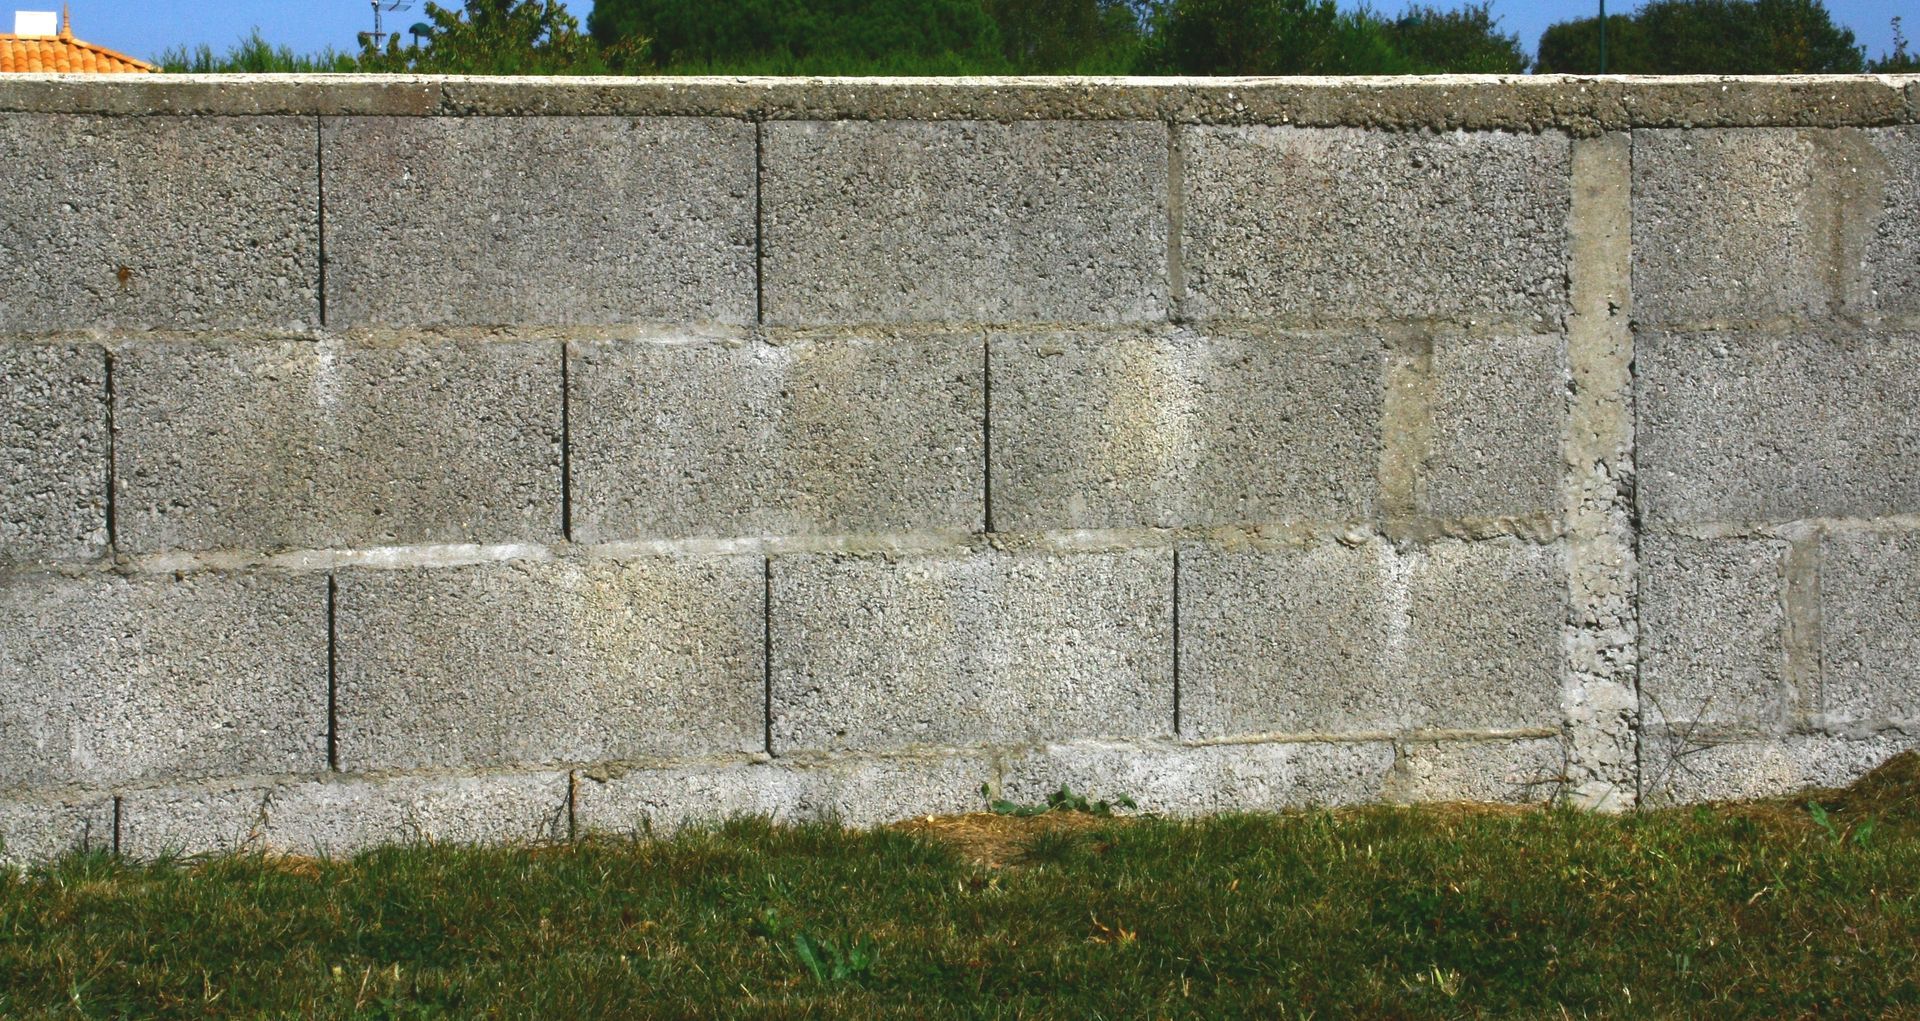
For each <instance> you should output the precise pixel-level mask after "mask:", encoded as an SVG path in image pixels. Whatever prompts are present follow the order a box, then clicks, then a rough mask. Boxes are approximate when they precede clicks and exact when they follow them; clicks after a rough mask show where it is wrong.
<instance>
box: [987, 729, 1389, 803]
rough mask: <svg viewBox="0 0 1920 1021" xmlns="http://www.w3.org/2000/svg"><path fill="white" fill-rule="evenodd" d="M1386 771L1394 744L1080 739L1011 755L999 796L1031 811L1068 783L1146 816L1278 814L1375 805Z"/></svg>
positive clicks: (1093, 795) (1083, 791)
mask: <svg viewBox="0 0 1920 1021" xmlns="http://www.w3.org/2000/svg"><path fill="white" fill-rule="evenodd" d="M1392 768H1393V746H1392V745H1390V744H1388V743H1386V742H1384V741H1356V742H1298V743H1270V742H1258V743H1250V744H1221V745H1206V746H1200V747H1193V746H1184V745H1177V744H1172V743H1163V742H1098V741H1082V742H1074V743H1067V744H1049V745H1047V746H1045V747H1043V748H1040V749H1036V750H1034V751H1031V752H1027V753H1024V754H1020V755H1015V756H1012V757H1010V758H1009V759H1008V760H1007V762H1006V763H1005V773H1004V776H1005V782H1004V784H1003V786H1002V789H1001V791H1000V792H999V794H1000V796H1002V797H1005V798H1007V799H1009V800H1012V801H1015V802H1020V803H1025V804H1033V803H1039V802H1044V801H1045V800H1046V797H1047V795H1049V794H1051V793H1053V792H1055V791H1057V790H1059V789H1060V787H1061V786H1062V785H1065V786H1067V787H1070V788H1071V789H1072V790H1073V791H1074V792H1075V793H1078V794H1084V795H1086V796H1087V797H1089V798H1104V799H1107V800H1113V799H1115V798H1117V797H1119V796H1120V795H1123V794H1124V795H1126V796H1127V797H1130V798H1132V799H1133V800H1134V802H1135V803H1136V804H1138V805H1139V806H1140V809H1141V810H1142V811H1147V812H1158V813H1164V814H1168V815H1200V814H1203V813H1207V812H1228V811H1280V810H1285V809H1290V808H1304V807H1308V806H1315V805H1319V806H1326V805H1350V804H1359V803H1363V802H1368V801H1375V800H1378V799H1379V797H1380V793H1381V789H1382V784H1383V782H1384V781H1385V780H1386V778H1387V775H1388V772H1389V770H1391V769H1392Z"/></svg>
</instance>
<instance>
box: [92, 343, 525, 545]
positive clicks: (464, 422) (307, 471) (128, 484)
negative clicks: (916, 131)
mask: <svg viewBox="0 0 1920 1021" xmlns="http://www.w3.org/2000/svg"><path fill="white" fill-rule="evenodd" d="M560 359H561V349H560V346H559V345H558V344H540V343H515V342H506V341H497V342H471V343H455V342H430V343H418V344H416V343H408V344H401V345H398V346H389V345H374V344H362V343H355V342H342V341H340V340H337V339H333V338H326V337H323V338H321V339H319V340H317V341H298V342H284V343H266V344H251V343H241V344H218V345H197V344H196V345H185V344H143V345H134V346H129V347H126V348H124V349H123V350H121V351H120V352H119V353H118V354H117V355H116V359H115V362H114V383H115V404H116V407H115V419H114V423H115V434H116V437H117V443H116V447H115V459H116V462H117V468H116V473H115V478H116V482H117V485H118V488H119V493H118V499H117V510H118V519H119V540H120V543H121V545H122V546H124V547H125V548H127V549H129V550H132V551H136V552H152V551H159V550H205V549H243V550H263V549H265V550H271V549H278V548H285V547H293V548H340V547H366V546H389V545H399V544H411V543H427V542H489V541H492V542H500V541H512V540H546V539H556V538H558V537H559V535H560V524H561V523H560V504H561V478H560V461H561V456H560V439H561V407H560V405H561V393H560V391H561V383H560V376H561V368H560Z"/></svg>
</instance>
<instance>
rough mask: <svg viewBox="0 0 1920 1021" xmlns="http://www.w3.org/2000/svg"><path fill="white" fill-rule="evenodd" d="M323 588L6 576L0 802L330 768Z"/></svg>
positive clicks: (317, 580) (253, 578) (0, 661)
mask: <svg viewBox="0 0 1920 1021" xmlns="http://www.w3.org/2000/svg"><path fill="white" fill-rule="evenodd" d="M326 733H327V620H326V579H325V578H323V577H312V576H285V575H268V574H253V575H236V574H224V573H204V574H194V575H189V576H185V577H180V578H174V577H144V578H122V577H117V576H113V575H92V576H83V577H75V578H68V577H61V576H58V575H43V574H14V575H5V576H0V789H23V788H32V787H51V786H58V785H63V784H111V783H120V782H126V781H139V780H166V779H175V778H189V777H202V776H232V775H236V774H245V773H279V772H289V771H299V770H312V769H320V768H323V767H324V766H325V765H326Z"/></svg>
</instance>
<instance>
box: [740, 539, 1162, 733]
mask: <svg viewBox="0 0 1920 1021" xmlns="http://www.w3.org/2000/svg"><path fill="white" fill-rule="evenodd" d="M1172 559H1173V558H1172V553H1171V551H1169V550H1130V551H1124V552H1113V553H1106V552H1101V553H1072V554H1052V553H1045V552H1022V553H998V552H982V553H956V554H925V555H913V556H902V557H898V558H880V557H856V556H828V555H818V556H816V555H798V556H782V557H775V558H774V559H773V562H772V582H771V584H772V602H771V606H772V610H771V613H772V635H771V640H772V656H773V690H772V696H773V701H772V714H773V741H774V748H775V750H776V751H779V752H786V751H789V750H798V749H836V750H838V749H853V750H861V751H875V750H883V749H889V748H900V747H905V746H911V745H993V744H1010V743H1027V742H1032V741H1036V740H1050V739H1065V738H1072V737H1104V736H1132V735H1148V734H1164V733H1167V732H1168V731H1169V730H1170V729H1171V727H1172V724H1173V598H1172V595H1173V568H1172Z"/></svg>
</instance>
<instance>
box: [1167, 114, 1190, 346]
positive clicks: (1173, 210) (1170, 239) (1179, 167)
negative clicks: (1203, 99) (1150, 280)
mask: <svg viewBox="0 0 1920 1021" xmlns="http://www.w3.org/2000/svg"><path fill="white" fill-rule="evenodd" d="M1186 177H1187V160H1186V153H1185V152H1184V151H1183V150H1182V149H1181V147H1180V124H1179V122H1177V121H1172V120H1169V121H1168V122H1167V318H1168V319H1169V320H1170V321H1172V322H1176V323H1177V322H1182V321H1184V320H1185V318H1186V303H1187V271H1186V263H1185V259H1186V253H1185V252H1184V251H1183V250H1182V235H1183V233H1184V232H1185V231H1186V227H1187V205H1186V186H1187V182H1186Z"/></svg>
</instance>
